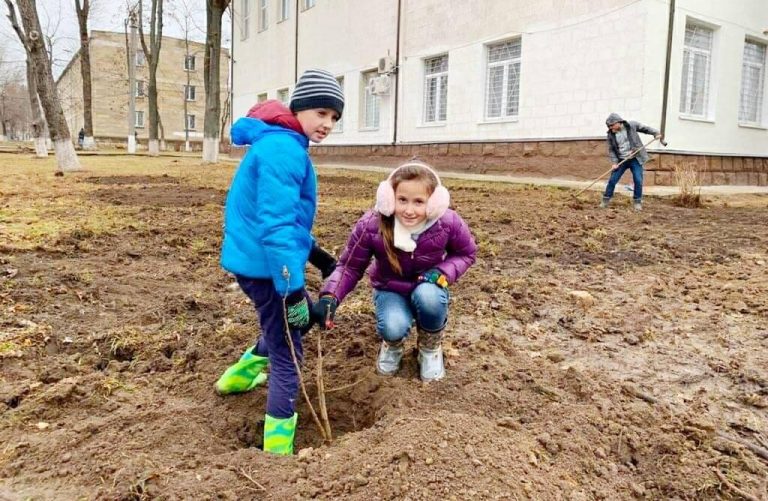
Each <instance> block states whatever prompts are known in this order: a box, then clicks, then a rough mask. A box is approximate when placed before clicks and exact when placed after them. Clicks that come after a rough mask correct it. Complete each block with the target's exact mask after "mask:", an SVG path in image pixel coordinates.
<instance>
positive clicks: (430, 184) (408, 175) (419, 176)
mask: <svg viewBox="0 0 768 501" xmlns="http://www.w3.org/2000/svg"><path fill="white" fill-rule="evenodd" d="M414 180H416V181H421V182H422V183H424V186H425V187H426V188H427V193H428V194H429V195H432V193H434V192H435V188H437V186H438V179H437V177H436V176H435V174H434V173H433V172H432V170H431V167H429V166H428V165H427V164H422V165H420V164H419V163H415V162H413V161H410V162H408V163H406V164H403V165H401V166H400V167H398V168H397V169H395V171H394V172H393V173H392V177H391V178H390V183H391V184H392V190H393V191H395V192H397V187H398V186H399V185H400V183H401V182H403V181H414ZM379 233H381V237H382V239H383V240H384V250H385V251H386V253H387V261H388V262H389V265H390V266H391V267H392V269H393V270H394V271H395V273H397V274H398V275H402V274H403V268H402V267H401V266H400V261H398V259H397V252H396V251H395V214H394V213H393V214H392V215H391V216H385V215H383V214H379Z"/></svg>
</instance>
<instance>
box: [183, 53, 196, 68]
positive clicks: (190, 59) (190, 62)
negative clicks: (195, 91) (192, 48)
mask: <svg viewBox="0 0 768 501" xmlns="http://www.w3.org/2000/svg"><path fill="white" fill-rule="evenodd" d="M195 63H196V61H195V56H185V57H184V69H185V70H187V71H195Z"/></svg>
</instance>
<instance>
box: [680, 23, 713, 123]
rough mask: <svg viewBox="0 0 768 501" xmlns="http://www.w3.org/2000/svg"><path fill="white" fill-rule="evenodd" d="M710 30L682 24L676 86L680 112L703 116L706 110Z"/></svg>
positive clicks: (695, 25) (710, 59)
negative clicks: (680, 68)
mask: <svg viewBox="0 0 768 501" xmlns="http://www.w3.org/2000/svg"><path fill="white" fill-rule="evenodd" d="M714 37H715V32H714V30H712V29H710V28H705V27H703V26H699V25H697V24H693V23H690V22H689V23H688V24H686V25H685V45H684V46H683V82H682V84H681V86H680V112H681V113H685V114H686V115H693V116H698V117H706V116H707V113H708V108H709V73H710V69H711V66H712V41H713V39H714Z"/></svg>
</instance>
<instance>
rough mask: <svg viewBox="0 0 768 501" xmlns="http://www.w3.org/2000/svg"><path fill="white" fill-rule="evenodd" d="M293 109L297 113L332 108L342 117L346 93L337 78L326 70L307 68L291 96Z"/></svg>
mask: <svg viewBox="0 0 768 501" xmlns="http://www.w3.org/2000/svg"><path fill="white" fill-rule="evenodd" d="M290 108H291V111H292V112H294V113H296V112H298V111H302V110H310V109H313V108H330V109H332V110H334V111H336V112H337V113H338V114H339V118H341V112H342V111H344V94H343V93H342V92H341V86H340V85H339V82H337V81H336V78H335V77H334V76H333V75H331V74H330V73H328V72H327V71H325V70H307V71H305V72H304V74H302V75H301V78H299V81H298V82H296V88H295V89H293V95H292V96H291V105H290Z"/></svg>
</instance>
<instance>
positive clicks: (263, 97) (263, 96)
mask: <svg viewBox="0 0 768 501" xmlns="http://www.w3.org/2000/svg"><path fill="white" fill-rule="evenodd" d="M267 99H268V98H267V93H266V92H262V93H261V94H259V95H258V96H256V102H257V103H263V102H264V101H266V100H267Z"/></svg>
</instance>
